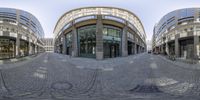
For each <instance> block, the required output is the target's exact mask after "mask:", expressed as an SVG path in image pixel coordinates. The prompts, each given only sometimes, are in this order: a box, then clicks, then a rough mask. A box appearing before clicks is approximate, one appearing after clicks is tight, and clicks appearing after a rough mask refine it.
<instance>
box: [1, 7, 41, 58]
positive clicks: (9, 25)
mask: <svg viewBox="0 0 200 100" xmlns="http://www.w3.org/2000/svg"><path fill="white" fill-rule="evenodd" d="M43 37H44V32H43V29H42V27H41V25H40V23H39V21H38V20H37V19H36V18H35V17H34V16H33V15H32V14H30V13H28V12H26V11H22V10H18V9H12V8H0V42H1V43H0V59H8V58H14V57H22V56H27V55H32V54H35V53H38V52H42V51H43V47H42V46H43V43H42V41H41V39H42V38H43Z"/></svg>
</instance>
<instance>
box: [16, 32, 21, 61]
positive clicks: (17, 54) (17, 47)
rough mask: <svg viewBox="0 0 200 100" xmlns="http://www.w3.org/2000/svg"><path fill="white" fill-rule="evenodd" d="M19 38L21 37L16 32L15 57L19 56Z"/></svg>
mask: <svg viewBox="0 0 200 100" xmlns="http://www.w3.org/2000/svg"><path fill="white" fill-rule="evenodd" d="M20 38H21V34H17V38H16V57H20Z"/></svg>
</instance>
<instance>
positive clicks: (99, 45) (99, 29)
mask: <svg viewBox="0 0 200 100" xmlns="http://www.w3.org/2000/svg"><path fill="white" fill-rule="evenodd" d="M96 59H97V60H101V59H103V23H102V16H101V15H97V26H96Z"/></svg>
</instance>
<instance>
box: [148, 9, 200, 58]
mask: <svg viewBox="0 0 200 100" xmlns="http://www.w3.org/2000/svg"><path fill="white" fill-rule="evenodd" d="M199 38H200V8H186V9H179V10H175V11H172V12H170V13H168V14H166V15H165V16H164V17H163V18H162V19H161V20H160V21H159V23H157V24H156V25H155V27H154V34H153V40H152V41H153V43H152V44H153V51H154V52H157V53H162V54H167V55H174V56H176V57H178V58H184V59H199V55H200V47H199V46H200V41H199V40H200V39H199Z"/></svg>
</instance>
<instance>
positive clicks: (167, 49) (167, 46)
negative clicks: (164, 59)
mask: <svg viewBox="0 0 200 100" xmlns="http://www.w3.org/2000/svg"><path fill="white" fill-rule="evenodd" d="M165 52H166V53H167V55H169V45H168V43H167V42H166V44H165Z"/></svg>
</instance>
